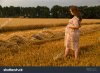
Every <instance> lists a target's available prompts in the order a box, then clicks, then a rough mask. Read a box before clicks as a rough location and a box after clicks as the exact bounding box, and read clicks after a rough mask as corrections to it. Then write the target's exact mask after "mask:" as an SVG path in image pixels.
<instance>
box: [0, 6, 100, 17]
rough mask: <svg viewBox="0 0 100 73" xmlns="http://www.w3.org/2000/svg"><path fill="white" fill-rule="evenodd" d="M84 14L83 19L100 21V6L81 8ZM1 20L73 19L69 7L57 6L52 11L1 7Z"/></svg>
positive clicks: (40, 8)
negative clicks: (19, 18) (20, 18)
mask: <svg viewBox="0 0 100 73" xmlns="http://www.w3.org/2000/svg"><path fill="white" fill-rule="evenodd" d="M78 8H79V10H80V11H81V13H82V17H83V18H87V19H100V6H92V7H88V6H80V7H78ZM0 17H1V18H9V17H12V18H18V17H22V18H26V17H27V18H70V17H72V16H71V14H70V12H69V7H68V6H64V7H62V6H59V5H55V6H53V7H52V8H51V9H49V8H48V7H46V6H37V7H14V6H9V7H8V6H6V7H2V6H1V5H0Z"/></svg>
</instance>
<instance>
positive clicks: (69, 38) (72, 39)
mask: <svg viewBox="0 0 100 73" xmlns="http://www.w3.org/2000/svg"><path fill="white" fill-rule="evenodd" d="M70 12H71V14H72V15H73V18H72V19H70V20H69V23H68V25H67V26H66V29H65V46H66V49H65V55H64V56H65V57H66V56H67V55H68V53H69V50H70V49H73V50H74V52H75V59H77V57H78V50H79V38H80V30H79V28H80V27H81V26H80V22H81V21H82V18H81V15H80V12H79V10H78V7H76V6H70Z"/></svg>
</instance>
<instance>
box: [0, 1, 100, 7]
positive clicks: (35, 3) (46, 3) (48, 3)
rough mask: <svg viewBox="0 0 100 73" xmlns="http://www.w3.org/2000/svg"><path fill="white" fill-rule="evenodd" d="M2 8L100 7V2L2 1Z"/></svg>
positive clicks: (0, 3) (0, 2)
mask: <svg viewBox="0 0 100 73" xmlns="http://www.w3.org/2000/svg"><path fill="white" fill-rule="evenodd" d="M0 5H1V6H3V7H4V6H21V7H36V6H47V7H49V8H52V6H54V5H60V6H70V5H76V6H97V5H100V0H0Z"/></svg>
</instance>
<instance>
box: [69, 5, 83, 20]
mask: <svg viewBox="0 0 100 73" xmlns="http://www.w3.org/2000/svg"><path fill="white" fill-rule="evenodd" d="M69 9H70V10H71V11H72V12H73V14H74V15H75V16H77V17H78V18H79V21H82V16H81V13H80V11H79V9H78V7H77V6H70V7H69Z"/></svg>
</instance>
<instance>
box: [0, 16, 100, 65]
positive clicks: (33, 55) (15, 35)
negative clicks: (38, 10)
mask: <svg viewBox="0 0 100 73" xmlns="http://www.w3.org/2000/svg"><path fill="white" fill-rule="evenodd" d="M68 20H69V19H28V18H25V19H21V18H0V66H100V46H99V44H100V20H99V19H83V21H82V27H81V28H80V30H81V36H80V44H79V57H78V60H75V59H74V51H72V50H71V51H70V54H69V56H68V57H67V58H66V59H65V58H63V55H64V50H65V47H64V32H65V26H66V25H67V23H68Z"/></svg>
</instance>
